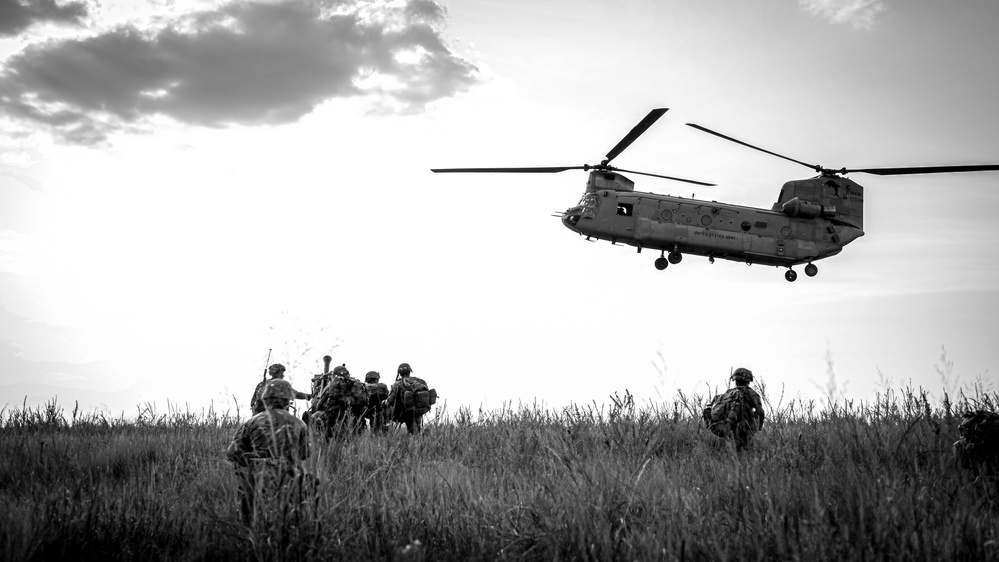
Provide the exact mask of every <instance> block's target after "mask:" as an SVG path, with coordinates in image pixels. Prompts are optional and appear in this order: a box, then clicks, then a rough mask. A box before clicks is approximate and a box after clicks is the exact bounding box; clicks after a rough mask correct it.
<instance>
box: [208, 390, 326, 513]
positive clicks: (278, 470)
mask: <svg viewBox="0 0 999 562" xmlns="http://www.w3.org/2000/svg"><path fill="white" fill-rule="evenodd" d="M260 394H261V402H262V403H263V404H264V405H265V410H264V411H263V412H261V413H259V414H257V415H255V416H253V417H252V418H250V419H249V420H247V421H246V423H244V424H243V425H241V426H240V427H239V429H237V430H236V434H235V435H233V438H232V442H231V443H229V446H228V448H226V451H225V454H226V458H228V459H229V461H230V462H231V463H232V464H233V467H234V468H235V470H236V475H237V477H238V478H239V500H240V501H239V513H240V518H241V520H242V521H243V523H244V524H246V525H250V524H251V523H252V522H253V520H254V519H255V518H256V517H257V516H259V515H260V514H265V513H272V512H274V510H273V509H272V508H273V507H278V508H283V507H284V506H283V504H282V503H281V502H286V501H287V500H286V498H287V497H289V496H290V491H291V490H292V487H294V486H301V483H302V475H303V474H304V468H303V465H302V461H304V460H305V459H306V458H308V456H309V440H308V428H307V427H306V425H305V422H303V421H302V420H300V419H298V418H297V417H295V416H294V415H292V414H291V412H289V411H288V405H289V404H290V403H291V401H292V400H294V399H295V390H294V389H293V388H292V387H291V384H290V383H288V381H286V380H283V379H281V378H280V377H278V378H274V379H271V380H269V381H267V383H266V384H265V385H263V390H262V391H261V393H260ZM258 500H259V501H258ZM275 502H277V503H275ZM272 503H274V504H275V505H271V504H272ZM261 504H265V505H261ZM258 508H259V509H258Z"/></svg>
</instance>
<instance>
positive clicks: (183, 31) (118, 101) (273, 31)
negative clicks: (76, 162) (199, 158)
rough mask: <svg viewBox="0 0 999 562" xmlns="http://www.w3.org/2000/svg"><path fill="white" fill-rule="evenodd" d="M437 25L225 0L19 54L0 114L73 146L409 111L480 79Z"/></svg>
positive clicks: (431, 13)
mask: <svg viewBox="0 0 999 562" xmlns="http://www.w3.org/2000/svg"><path fill="white" fill-rule="evenodd" d="M444 23H445V12H444V9H443V8H442V7H441V6H439V5H438V4H436V3H434V2H431V1H430V0H403V1H402V2H399V1H396V2H387V1H383V0H362V1H357V2H347V3H343V2H341V3H333V4H323V3H317V2H314V1H310V0H279V1H276V2H246V1H236V2H231V3H228V4H224V5H222V6H221V7H219V8H217V9H216V10H214V11H202V12H195V13H190V14H186V15H183V16H180V17H178V18H175V19H173V20H170V21H165V22H160V23H159V24H158V27H156V28H150V27H147V28H140V27H139V26H138V25H137V24H129V25H124V26H119V27H116V28H114V29H111V30H108V31H106V32H103V33H99V34H96V35H93V36H89V37H84V38H76V39H70V40H63V41H57V42H52V41H50V42H45V43H40V44H36V45H32V46H29V47H27V48H25V49H24V50H23V51H21V52H19V53H17V54H16V55H13V56H12V57H10V58H9V59H8V60H7V61H6V62H5V64H4V65H3V67H0V112H2V113H3V114H5V115H7V116H8V117H11V118H13V120H14V121H16V122H17V123H19V124H20V125H22V127H26V128H29V129H30V128H38V127H41V128H43V129H47V130H49V131H50V132H52V133H53V134H54V135H55V136H56V137H58V138H60V139H61V140H63V141H65V142H69V143H76V144H99V143H103V142H105V141H106V140H107V138H108V136H109V135H111V134H113V133H115V132H121V131H141V130H146V129H148V128H149V127H150V122H151V119H152V118H153V117H155V116H163V117H167V118H170V119H173V120H174V121H177V122H180V123H185V124H189V125H197V126H206V127H225V126H228V125H251V126H252V125H277V124H285V123H291V122H294V121H296V120H298V119H299V118H301V117H302V116H304V115H306V114H308V113H310V112H311V111H312V110H314V109H315V108H316V107H317V106H319V105H320V104H322V103H324V102H326V101H328V100H330V99H334V98H348V97H361V96H370V97H372V98H373V99H376V100H378V102H380V103H381V104H382V105H383V106H384V107H388V108H389V109H390V110H391V111H395V112H399V113H410V112H418V111H422V110H423V108H424V107H425V106H426V104H428V103H430V102H432V101H434V100H437V99H441V98H444V97H448V96H452V95H454V94H456V93H459V92H461V91H464V90H467V89H468V88H470V87H471V86H472V85H474V84H475V83H476V82H477V81H478V75H477V70H476V68H475V67H474V66H473V65H472V64H471V63H469V62H467V61H465V60H463V59H462V58H460V57H458V56H456V55H455V54H454V53H452V52H451V50H450V49H449V48H448V46H447V45H446V44H445V42H444V39H443V37H442V35H441V31H440V27H441V26H442V25H443V24H444Z"/></svg>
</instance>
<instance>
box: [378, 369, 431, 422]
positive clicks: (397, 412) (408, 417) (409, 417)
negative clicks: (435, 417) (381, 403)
mask: <svg viewBox="0 0 999 562" xmlns="http://www.w3.org/2000/svg"><path fill="white" fill-rule="evenodd" d="M412 372H413V368H412V367H410V366H409V363H402V364H400V365H399V370H398V374H399V378H398V379H397V380H396V382H395V384H393V385H392V390H391V391H390V392H389V395H388V398H387V399H386V400H385V403H386V404H387V405H388V408H389V413H390V415H391V416H392V421H395V422H399V423H404V424H406V431H408V432H409V433H410V434H413V435H419V434H420V433H421V432H422V431H423V414H421V413H417V412H415V411H414V410H413V409H412V408H407V407H406V405H405V403H404V401H403V395H404V393H405V392H406V390H407V388H406V387H407V386H408V385H409V384H412V383H419V384H422V385H423V386H426V385H427V381H425V380H423V379H421V378H419V377H414V376H412V374H411V373H412ZM407 379H408V383H407Z"/></svg>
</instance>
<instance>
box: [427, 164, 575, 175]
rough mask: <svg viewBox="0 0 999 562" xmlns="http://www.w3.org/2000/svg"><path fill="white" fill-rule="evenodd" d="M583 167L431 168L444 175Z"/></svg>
mask: <svg viewBox="0 0 999 562" xmlns="http://www.w3.org/2000/svg"><path fill="white" fill-rule="evenodd" d="M583 169H585V168H584V167H583V166H548V167H541V168H432V169H431V170H430V171H431V172H434V173H435V174H445V173H456V172H457V173H466V172H467V173H499V174H555V173H558V172H564V171H566V170H583Z"/></svg>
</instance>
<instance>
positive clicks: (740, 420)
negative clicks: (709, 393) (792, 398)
mask: <svg viewBox="0 0 999 562" xmlns="http://www.w3.org/2000/svg"><path fill="white" fill-rule="evenodd" d="M731 380H733V381H735V388H731V389H729V390H727V391H725V392H724V393H722V394H719V395H717V396H715V397H714V398H713V399H712V400H711V402H710V403H709V404H708V406H707V407H706V408H704V411H703V412H702V417H703V418H704V423H705V425H707V426H708V429H710V430H711V433H714V434H715V435H717V436H718V437H721V438H723V439H733V440H734V441H735V447H736V449H744V448H745V447H747V446H748V445H749V441H750V439H752V437H753V434H754V433H756V432H757V431H759V430H760V429H761V428H762V427H763V420H764V415H763V400H762V399H761V398H760V395H759V394H758V393H757V392H756V391H755V390H753V389H752V388H749V383H750V382H752V381H753V373H752V371H750V370H749V369H744V368H742V367H740V368H738V369H736V370H735V372H734V373H732V377H731Z"/></svg>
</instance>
